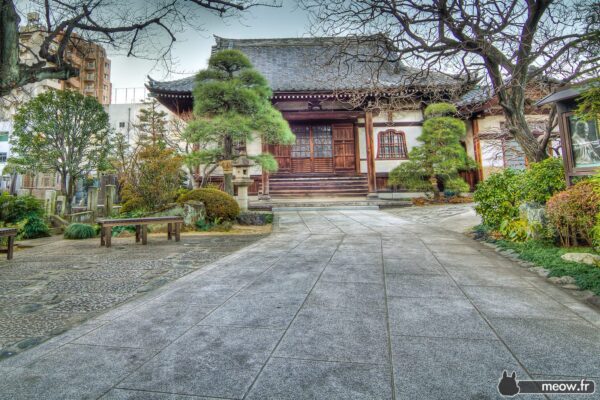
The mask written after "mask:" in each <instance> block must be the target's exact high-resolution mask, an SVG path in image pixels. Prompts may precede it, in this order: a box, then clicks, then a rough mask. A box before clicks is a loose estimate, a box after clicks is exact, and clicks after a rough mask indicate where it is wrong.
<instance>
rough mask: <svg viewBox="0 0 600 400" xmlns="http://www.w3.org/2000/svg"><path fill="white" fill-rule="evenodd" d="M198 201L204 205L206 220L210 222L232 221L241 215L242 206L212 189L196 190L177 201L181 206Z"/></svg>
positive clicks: (221, 192) (228, 196)
mask: <svg viewBox="0 0 600 400" xmlns="http://www.w3.org/2000/svg"><path fill="white" fill-rule="evenodd" d="M190 200H196V201H201V202H202V203H204V207H205V208H206V218H207V220H209V221H215V220H220V221H231V220H235V219H236V217H237V216H238V215H239V214H240V206H239V205H238V203H237V201H235V199H234V198H233V197H232V196H230V195H229V194H227V193H225V192H223V191H221V190H218V189H212V188H202V189H195V190H192V191H190V192H188V193H185V194H183V195H181V196H179V198H178V199H177V202H178V203H180V204H183V203H185V202H186V201H190Z"/></svg>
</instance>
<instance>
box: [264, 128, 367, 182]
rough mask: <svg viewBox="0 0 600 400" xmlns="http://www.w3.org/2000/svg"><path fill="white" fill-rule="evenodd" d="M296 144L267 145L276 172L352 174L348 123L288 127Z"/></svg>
mask: <svg viewBox="0 0 600 400" xmlns="http://www.w3.org/2000/svg"><path fill="white" fill-rule="evenodd" d="M291 129H292V132H294V135H296V143H294V144H293V145H291V146H281V145H276V146H269V151H270V152H271V153H272V154H273V156H274V157H275V158H276V159H277V162H278V163H279V171H278V173H289V174H298V175H303V174H324V175H331V174H334V173H336V172H346V173H351V172H355V171H356V161H355V160H356V150H355V139H354V127H353V125H352V124H322V123H314V124H292V125H291Z"/></svg>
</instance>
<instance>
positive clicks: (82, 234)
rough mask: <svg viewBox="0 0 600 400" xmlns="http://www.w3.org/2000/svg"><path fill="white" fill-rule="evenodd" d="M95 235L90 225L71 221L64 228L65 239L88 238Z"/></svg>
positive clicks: (94, 230)
mask: <svg viewBox="0 0 600 400" xmlns="http://www.w3.org/2000/svg"><path fill="white" fill-rule="evenodd" d="M95 236H96V229H94V227H93V226H92V225H88V224H79V223H73V224H69V226H67V229H65V233H64V237H65V239H72V240H79V239H90V238H93V237H95Z"/></svg>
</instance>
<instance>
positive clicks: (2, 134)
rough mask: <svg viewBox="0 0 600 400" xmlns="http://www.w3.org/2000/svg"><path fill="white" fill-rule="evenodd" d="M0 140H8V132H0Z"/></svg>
mask: <svg viewBox="0 0 600 400" xmlns="http://www.w3.org/2000/svg"><path fill="white" fill-rule="evenodd" d="M0 142H8V132H6V131H3V132H0Z"/></svg>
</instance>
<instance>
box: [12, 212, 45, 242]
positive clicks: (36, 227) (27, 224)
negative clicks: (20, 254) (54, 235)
mask: <svg viewBox="0 0 600 400" xmlns="http://www.w3.org/2000/svg"><path fill="white" fill-rule="evenodd" d="M19 225H20V227H19V228H20V229H19V235H18V236H19V238H20V239H35V238H39V237H46V236H50V228H48V225H47V224H46V221H44V220H43V219H42V218H41V217H38V216H36V215H32V216H31V217H29V218H27V219H25V220H24V221H22V224H19Z"/></svg>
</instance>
